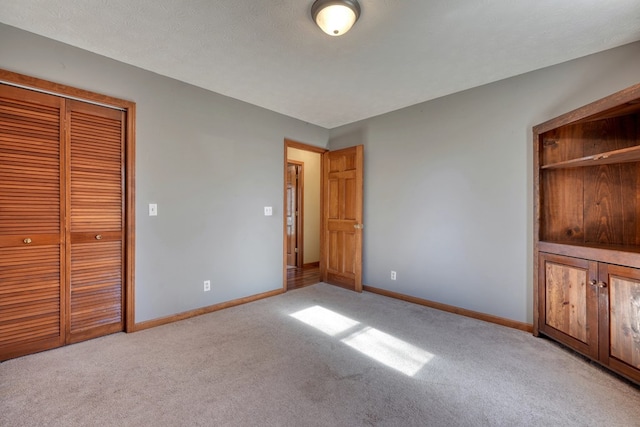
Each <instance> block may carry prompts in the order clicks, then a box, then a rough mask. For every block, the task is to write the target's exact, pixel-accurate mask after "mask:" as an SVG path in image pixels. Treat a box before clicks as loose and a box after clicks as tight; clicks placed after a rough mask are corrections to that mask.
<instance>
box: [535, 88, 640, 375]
mask: <svg viewBox="0 0 640 427" xmlns="http://www.w3.org/2000/svg"><path fill="white" fill-rule="evenodd" d="M639 123H640V85H636V86H633V87H630V88H628V89H625V90H623V91H621V92H618V93H616V94H613V95H611V96H609V97H607V98H604V99H601V100H599V101H596V102H594V103H592V104H589V105H586V106H584V107H582V108H579V109H577V110H574V111H572V112H570V113H567V114H564V115H562V116H560V117H557V118H555V119H553V120H550V121H548V122H546V123H543V124H540V125H538V126H536V127H534V129H533V142H534V183H535V200H534V202H535V248H534V256H535V262H536V265H537V267H538V268H537V269H536V273H535V274H536V278H535V281H534V283H535V287H536V289H535V295H534V304H535V307H534V334H536V335H538V334H543V335H546V336H548V337H550V338H552V339H554V340H557V341H559V342H561V343H563V344H565V345H567V346H569V347H571V348H573V349H574V350H576V351H578V352H580V353H582V354H584V355H585V356H588V357H590V358H592V359H593V360H595V361H597V362H599V363H601V364H602V365H604V366H607V367H608V368H610V369H612V370H614V371H616V372H617V373H619V374H622V375H624V376H625V377H627V378H629V379H631V380H632V381H635V382H638V383H640V125H639Z"/></svg>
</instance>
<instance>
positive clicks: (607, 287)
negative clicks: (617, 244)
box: [598, 263, 640, 381]
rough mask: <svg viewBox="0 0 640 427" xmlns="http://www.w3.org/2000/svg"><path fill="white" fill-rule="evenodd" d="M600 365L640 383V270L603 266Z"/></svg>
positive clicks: (600, 283)
mask: <svg viewBox="0 0 640 427" xmlns="http://www.w3.org/2000/svg"><path fill="white" fill-rule="evenodd" d="M598 289H599V292H600V298H599V303H600V361H601V362H602V363H603V364H605V365H607V366H610V367H611V368H613V369H615V370H617V371H618V372H620V373H621V374H623V375H626V376H627V377H629V378H631V379H633V380H634V381H640V270H639V269H636V268H630V267H621V266H619V265H611V264H604V263H601V264H599V281H598Z"/></svg>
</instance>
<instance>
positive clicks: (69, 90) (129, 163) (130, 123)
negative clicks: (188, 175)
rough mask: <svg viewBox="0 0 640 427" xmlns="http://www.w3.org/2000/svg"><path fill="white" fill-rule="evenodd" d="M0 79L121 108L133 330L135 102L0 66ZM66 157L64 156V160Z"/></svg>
mask: <svg viewBox="0 0 640 427" xmlns="http://www.w3.org/2000/svg"><path fill="white" fill-rule="evenodd" d="M0 82H1V83H4V84H8V85H10V86H16V87H21V88H25V89H31V90H35V91H37V92H44V93H49V94H52V95H56V96H60V97H63V98H68V99H75V100H78V101H83V102H88V103H93V104H98V105H103V106H106V107H113V108H117V109H120V110H123V111H124V112H125V149H124V165H123V166H124V175H125V179H124V191H125V195H124V205H125V207H124V221H125V228H124V264H123V268H124V310H123V315H124V325H125V326H124V327H125V331H126V332H134V331H135V330H136V323H135V137H136V133H135V117H136V104H135V103H134V102H131V101H126V100H124V99H119V98H114V97H111V96H108V95H101V94H98V93H95V92H91V91H87V90H84V89H78V88H74V87H71V86H67V85H63V84H59V83H54V82H50V81H47V80H42V79H38V78H35V77H30V76H26V75H24V74H19V73H14V72H12V71H8V70H3V69H0ZM67 162H68V159H65V163H67Z"/></svg>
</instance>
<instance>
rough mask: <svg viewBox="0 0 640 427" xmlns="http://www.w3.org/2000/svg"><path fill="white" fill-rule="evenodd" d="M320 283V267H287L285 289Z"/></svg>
mask: <svg viewBox="0 0 640 427" xmlns="http://www.w3.org/2000/svg"><path fill="white" fill-rule="evenodd" d="M316 283H320V267H318V266H313V267H302V268H289V269H287V290H291V289H298V288H304V287H305V286H309V285H315V284H316Z"/></svg>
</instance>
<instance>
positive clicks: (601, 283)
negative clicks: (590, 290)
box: [598, 281, 607, 288]
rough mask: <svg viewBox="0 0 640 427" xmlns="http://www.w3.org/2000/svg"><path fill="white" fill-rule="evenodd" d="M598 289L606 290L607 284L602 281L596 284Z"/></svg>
mask: <svg viewBox="0 0 640 427" xmlns="http://www.w3.org/2000/svg"><path fill="white" fill-rule="evenodd" d="M598 287H599V288H606V287H607V283H606V282H603V281H600V282H598Z"/></svg>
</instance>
